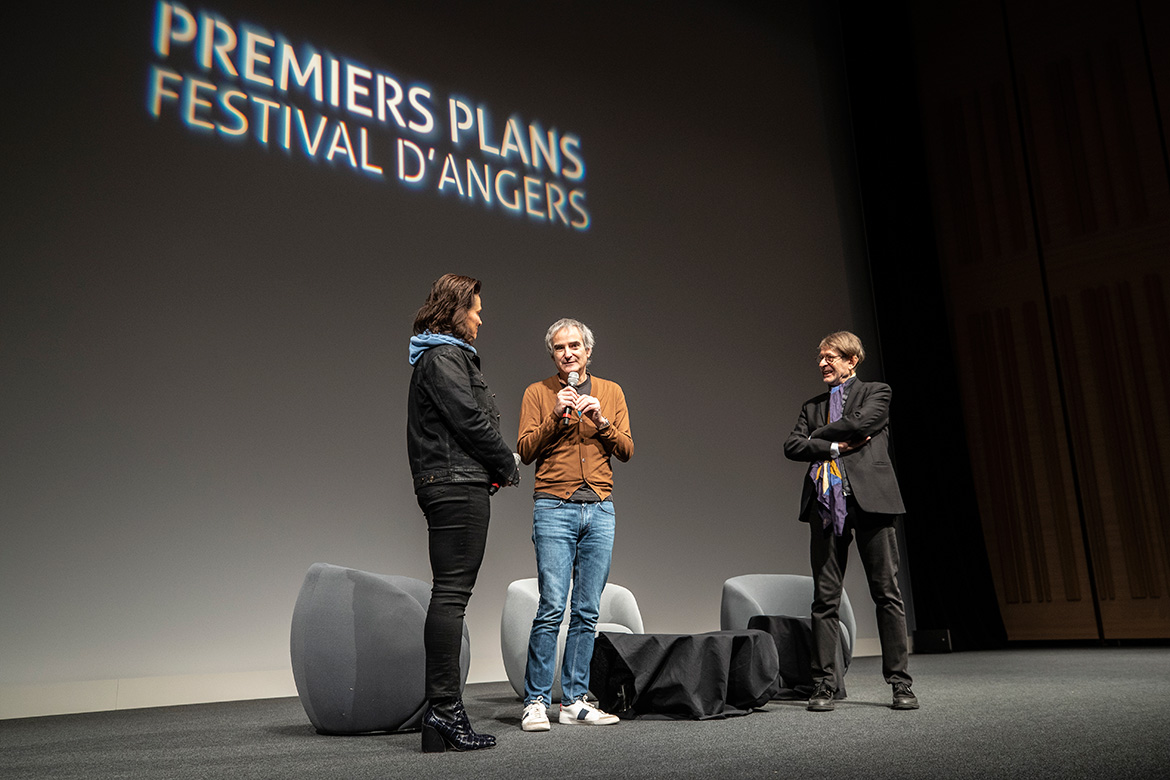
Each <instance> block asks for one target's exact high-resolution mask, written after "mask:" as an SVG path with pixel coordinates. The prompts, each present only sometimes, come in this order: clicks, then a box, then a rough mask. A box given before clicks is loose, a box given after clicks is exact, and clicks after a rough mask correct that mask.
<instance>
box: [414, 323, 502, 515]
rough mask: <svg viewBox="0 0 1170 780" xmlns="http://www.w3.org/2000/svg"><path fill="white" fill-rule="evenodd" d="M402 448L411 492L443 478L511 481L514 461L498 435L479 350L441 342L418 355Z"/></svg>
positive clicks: (497, 414)
mask: <svg viewBox="0 0 1170 780" xmlns="http://www.w3.org/2000/svg"><path fill="white" fill-rule="evenodd" d="M406 450H407V454H408V456H409V457H410V472H411V474H413V475H414V489H415V491H416V492H417V491H418V490H419V488H422V487H425V486H427V485H438V484H442V483H445V482H480V483H489V484H490V483H493V482H494V483H497V484H499V485H505V484H508V483H509V482H512V481H513V480H514V478H515V477H516V476H517V474H516V472H517V470H518V469H517V467H516V461H515V458H514V457H513V456H512V448H511V447H509V446H508V445H507V444H506V443H505V442H504V439H503V437H502V436H500V412H499V409H498V408H497V407H496V397H495V395H494V394H493V393H492V392H491V391H490V390H489V389H488V386H487V382H486V381H485V380H484V378H483V374H482V373H481V372H480V370H479V356H478V355H473V354H471V353H470V352H468V351H467V350H465V349H463V348H462V347H459V346H456V345H454V344H442V345H439V346H436V347H431V348H430V349H428V350H427V351H426V352H424V353H423V354H422V355H421V356H420V357H419V359H418V361H417V362H416V363H415V364H414V375H413V376H412V377H411V379H410V401H409V404H408V411H407V418H406Z"/></svg>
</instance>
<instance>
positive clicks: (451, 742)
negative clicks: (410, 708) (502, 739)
mask: <svg viewBox="0 0 1170 780" xmlns="http://www.w3.org/2000/svg"><path fill="white" fill-rule="evenodd" d="M495 746H496V738H495V737H493V736H492V735H491V734H476V733H475V731H474V730H473V729H472V728H471V721H470V720H468V719H467V710H465V709H463V701H462V700H461V699H456V700H455V701H452V702H445V703H442V704H433V705H431V707H430V709H428V710H427V714H426V715H424V716H423V722H422V749H423V752H424V753H442V752H443V751H445V750H483V749H484V748H491V747H495Z"/></svg>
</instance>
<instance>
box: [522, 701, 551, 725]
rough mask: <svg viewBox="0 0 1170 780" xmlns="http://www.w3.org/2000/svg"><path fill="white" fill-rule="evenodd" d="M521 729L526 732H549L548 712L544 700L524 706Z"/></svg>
mask: <svg viewBox="0 0 1170 780" xmlns="http://www.w3.org/2000/svg"><path fill="white" fill-rule="evenodd" d="M520 728H522V729H524V730H525V731H548V729H549V726H548V712H546V711H545V708H544V699H537V700H536V701H533V702H529V703H528V704H526V705H524V716H523V717H522V718H521V719H520Z"/></svg>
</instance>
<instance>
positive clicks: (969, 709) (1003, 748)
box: [0, 647, 1170, 780]
mask: <svg viewBox="0 0 1170 780" xmlns="http://www.w3.org/2000/svg"><path fill="white" fill-rule="evenodd" d="M880 667H881V664H880V660H879V659H877V658H860V659H857V661H856V662H855V663H854V665H853V667H852V668H851V669H850V671H849V676H848V686H849V693H850V696H849V699H848V700H846V701H844V702H840V703H839V705H838V707H837V710H836V711H835V712H831V713H811V712H806V711H805V709H804V706H803V704H802V703H799V702H772V703H771V704H769V705H768V706H767V707H766V708H764V709H762V710H760V711H758V712H755V713H752V714H751V715H748V716H745V717H740V718H732V719H728V720H720V721H705V722H694V721H661V720H654V721H649V720H634V721H623V722H622V723H620V724H618V725H616V726H611V727H594V728H586V727H580V726H560V725H558V724H556V723H555V722H554V724H553V727H552V731H551V732H548V733H544V734H526V733H524V732H522V731H520V728H519V716H520V709H521V708H520V703H519V702H518V701H517V700H516V698H515V696H514V695H513V693H512V689H511V687H510V686H509V685H508V684H507V683H484V684H477V685H471V686H468V690H467V695H466V697H465V698H466V702H467V705H468V710H469V711H470V713H471V716H472V720H473V721H474V723H475V724H476V726H477V727H480V728H482V730H483V731H487V732H489V733H495V734H496V735H497V737H498V738H499V746H498V747H496V748H495V749H494V750H489V751H481V752H479V753H468V754H454V753H448V754H443V755H423V754H422V753H420V752H419V740H420V738H419V735H418V734H417V733H414V734H395V735H376V736H367V737H323V736H319V735H317V734H316V733H315V732H314V731H313V729H312V727H311V726H309V723H308V720H307V719H306V717H305V714H304V711H303V710H302V709H301V707H300V703H299V701H298V700H297V699H269V700H263V701H250V702H230V703H223V704H204V705H193V706H187V707H167V708H160V709H148V710H129V711H122V712H107V713H93V714H86V715H65V716H57V717H50V718H27V719H21V720H8V721H0V778H4V779H5V780H15V779H16V778H38V779H40V778H52V779H53V780H66V779H67V778H167V779H168V780H170V779H171V778H174V779H176V780H177V779H182V778H241V779H244V778H302V777H304V778H400V777H401V778H508V779H509V780H520V778H522V777H536V776H541V777H574V776H577V777H615V778H644V777H687V778H766V777H778V778H779V777H796V778H835V779H837V780H844V779H846V778H884V777H910V778H1001V777H1008V778H1015V777H1019V778H1098V779H1099V778H1156V777H1160V778H1167V777H1170V648H1166V647H1154V648H1149V647H1147V648H1070V649H1013V650H1004V651H994V652H978V653H955V654H952V655H916V656H914V657H913V658H912V659H911V665H910V669H911V673H912V674H914V677H915V685H914V688H915V691H916V692H917V693H918V695H919V698H920V699H921V701H922V709H920V710H918V711H911V712H894V711H893V710H891V709H889V707H888V706H887V705H888V704H889V700H890V691H889V688H888V687H887V686H886V685H885V684H884V683H883V682H882V680H881V675H880Z"/></svg>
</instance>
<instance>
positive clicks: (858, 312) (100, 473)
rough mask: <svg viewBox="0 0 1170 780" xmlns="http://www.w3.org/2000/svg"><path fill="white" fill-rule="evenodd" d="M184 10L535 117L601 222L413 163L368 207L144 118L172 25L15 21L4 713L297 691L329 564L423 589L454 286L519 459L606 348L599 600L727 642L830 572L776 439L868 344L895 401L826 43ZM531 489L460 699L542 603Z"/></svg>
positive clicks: (806, 24) (507, 22)
mask: <svg viewBox="0 0 1170 780" xmlns="http://www.w3.org/2000/svg"><path fill="white" fill-rule="evenodd" d="M188 7H189V8H190V9H191V10H192V11H194V12H196V13H198V12H199V11H200V10H207V11H210V12H214V13H217V14H219V15H221V16H222V17H223V18H224V19H226V20H228V21H229V22H231V23H233V25H234V24H237V23H240V22H250V23H252V24H255V25H258V26H259V27H261V28H263V29H264V30H266V31H268V32H271V33H278V34H281V35H284V36H287V37H288V38H289V39H290V40H292V41H294V42H302V41H303V42H307V43H311V44H313V45H315V46H316V47H318V48H320V49H328V50H330V51H332V52H335V53H338V54H341V55H345V56H347V57H349V58H352V59H353V60H356V61H357V62H359V63H361V64H362V65H364V66H367V67H370V68H373V69H376V70H381V71H386V72H389V73H392V74H395V75H396V76H399V77H401V78H402V79H403V82H404V83H422V84H425V85H427V86H428V87H429V88H431V90H432V91H433V93H434V97H435V102H436V103H437V104H438V105H440V106H442V105H445V100H446V96H447V95H448V94H451V93H457V94H459V95H461V96H464V97H466V98H468V99H469V100H471V101H475V102H477V103H482V104H484V105H487V106H489V107H490V109H491V111H492V114H493V116H494V117H496V118H497V120H498V121H497V127H498V128H499V129H498V130H497V132H499V131H500V130H502V119H503V118H504V117H507V116H508V115H509V114H511V113H512V112H516V113H517V114H518V115H519V116H521V117H522V118H523V120H524V121H538V122H540V123H541V124H542V125H543V126H544V127H545V128H549V127H554V126H555V127H557V128H559V129H560V130H561V131H562V132H571V133H575V134H577V135H578V136H579V137H580V139H581V154H582V157H583V158H584V160H585V165H586V175H585V178H584V180H583V183H582V186H583V188H584V189H585V190H586V192H587V207H588V211H589V213H590V216H591V227H590V228H589V230H587V231H577V230H572V229H569V228H566V227H564V226H560V225H552V224H548V223H546V222H545V223H542V222H538V221H535V220H532V219H529V218H527V217H516V216H512V215H508V214H504V213H502V211H501V210H500V209H499V208H498V207H493V208H484V207H483V206H480V205H468V204H467V203H464V202H461V201H460V200H458V199H457V198H454V197H451V196H450V195H440V194H438V193H437V192H435V191H433V190H432V189H429V188H424V189H422V190H410V189H407V188H405V187H402V186H400V185H399V184H398V183H397V182H396V181H395V180H394V179H393V175H392V168H391V162H392V161H391V160H389V159H386V158H385V157H388V156H389V155H386V156H384V157H383V159H382V160H381V162H382V164H384V165H386V171H387V175H386V177H385V180H378V179H376V178H375V177H371V176H367V175H363V174H361V173H359V172H354V171H351V170H349V168H348V165H345V164H344V163H334V164H329V163H326V162H324V161H321V160H318V161H311V160H309V159H306V158H305V156H304V155H298V154H295V153H294V154H286V153H285V152H283V151H281V150H279V149H275V148H264V147H263V146H262V145H261V144H259V143H258V142H257V141H256V140H255V139H254V138H248V139H245V140H242V141H238V142H231V141H229V140H227V139H225V138H221V137H218V136H217V135H216V134H214V133H211V134H208V133H196V132H193V131H191V130H190V129H188V128H187V127H185V126H184V125H183V124H182V123H181V122H179V121H178V119H177V117H176V113H175V111H174V109H173V108H170V109H167V110H164V112H163V115H162V116H161V117H160V118H158V119H157V120H156V119H154V118H153V117H152V116H151V115H150V114H149V113H148V111H147V101H146V85H147V81H148V74H149V69H150V66H151V63H152V62H153V60H154V57H153V55H152V51H151V23H152V17H153V14H154V9H155V6H154V4H153V3H150V2H145V1H144V2H127V3H119V4H116V5H115V6H114V7H106V6H104V5H101V4H92V5H89V6H79V7H76V8H71V9H69V10H67V11H66V10H60V9H55V8H52V9H40V8H25V9H24V10H23V12H22V16H21V22H20V25H19V29H20V34H19V35H16V34H15V28H14V27H13V25H12V24H9V25H6V27H7V28H8V29H9V30H10V31H12V33H11V34H10V37H11V38H12V40H11V41H10V43H9V44H8V46H7V48H6V51H5V53H4V57H5V61H6V62H5V64H6V66H7V67H6V72H7V73H9V74H10V75H9V77H8V78H7V79H6V84H5V87H4V96H5V97H4V105H5V115H6V120H5V122H4V123H3V127H4V130H3V133H4V141H5V143H4V148H5V149H6V156H5V163H4V168H5V173H4V176H3V193H4V194H3V198H4V201H3V202H4V209H3V210H2V215H0V229H2V231H3V254H4V262H3V279H2V284H0V361H2V363H0V369H2V376H3V382H2V384H0V421H2V422H0V424H2V426H3V427H2V430H0V515H2V517H3V526H4V529H5V531H4V543H3V544H2V545H0V625H3V627H4V628H3V630H2V631H0V685H7V686H21V685H24V686H27V685H42V684H45V685H47V684H56V683H70V682H78V681H93V680H107V679H123V678H138V677H150V676H172V675H173V676H182V675H197V674H220V673H234V672H241V673H246V672H255V671H267V670H276V669H285V668H287V664H288V655H287V652H288V650H287V637H288V623H289V617H290V614H291V609H292V605H293V601H294V600H295V597H296V593H297V590H298V588H299V586H300V582H301V579H302V577H303V575H304V572H305V570H306V569H307V568H308V566H309V565H310V564H311V563H313V562H314V561H328V562H332V563H336V564H340V565H348V566H354V567H358V568H364V569H368V570H372V571H377V572H383V573H397V574H405V575H411V576H416V577H419V578H422V579H429V576H430V575H429V566H428V563H427V560H426V546H425V544H426V532H425V524H424V521H423V518H422V516H421V513H420V512H419V510H418V508H417V506H416V504H415V501H414V497H413V494H412V491H411V485H410V478H409V469H408V466H407V463H406V459H405V447H404V440H405V430H404V429H405V425H404V420H405V406H406V389H407V383H408V379H409V366H408V365H407V362H406V341H407V338H408V336H409V331H410V323H411V317H412V315H413V313H414V311H415V309H416V308H417V307H418V305H419V304H420V303H421V301H422V299H423V297H424V296H425V293H426V291H427V288H428V286H429V284H430V282H431V281H432V280H433V279H434V278H436V277H437V276H439V275H440V274H442V273H444V272H447V271H456V272H460V273H465V274H470V275H473V276H476V277H479V278H481V279H482V280H483V281H484V294H483V301H484V308H485V310H484V320H485V324H484V326H483V329H482V330H481V336H480V341H479V344H478V346H479V347H480V351H481V354H482V357H483V363H484V369H485V373H486V376H487V378H488V380H489V382H490V383H491V385H492V388H493V390H494V391H495V392H496V393H497V395H498V397H499V400H500V405H501V408H502V411H503V425H504V430H505V434H506V436H507V437H508V438H509V439H510V440H513V441H514V438H515V434H516V426H517V422H518V421H517V410H518V407H519V400H520V396H521V393H522V392H523V388H524V387H525V386H526V385H527V384H528V383H529V382H532V381H535V380H538V379H541V378H543V377H544V376H546V375H548V374H549V373H550V372H551V370H552V369H551V364H550V362H549V360H548V358H547V355H546V354H545V353H544V350H543V344H542V337H543V333H544V330H545V328H546V327H547V325H548V324H549V323H550V322H551V321H553V320H554V319H556V318H558V317H560V316H566V315H568V316H576V317H579V318H581V319H583V320H585V321H586V322H588V323H589V324H590V325H591V326H592V327H593V328H594V330H595V332H596V335H597V338H598V342H597V347H596V350H595V354H594V361H595V362H594V368H595V370H596V372H597V374H598V375H600V376H604V377H607V378H612V379H615V380H617V381H619V382H620V383H621V384H622V385H623V387H624V388H625V391H626V395H627V398H628V400H629V404H630V410H631V420H632V426H633V433H634V440H635V444H636V452H635V456H634V458H633V460H632V461H631V462H630V463H628V464H618V465H617V467H616V472H617V474H616V479H617V490H616V493H615V501H616V505H617V509H618V523H619V530H618V538H617V544H616V549H615V555H614V565H613V571H612V576H611V579H612V580H613V581H615V582H618V583H621V584H624V585H627V586H629V587H630V588H632V589H633V590H634V592H635V594H636V595H637V597H638V599H639V603H640V605H641V608H642V611H643V616H644V617H645V620H646V626H647V630H650V631H678V632H689V631H703V630H711V629H715V628H717V627H718V625H717V624H718V604H719V588H720V585H721V583H722V581H723V580H724V579H726V578H727V577H730V576H734V575H737V574H743V573H749V572H769V571H771V572H797V573H803V572H805V571H806V570H807V552H806V545H807V543H806V539H805V529H804V527H803V526H801V525H800V524H798V523H797V522H796V520H795V517H794V514H795V507H796V503H797V498H798V496H799V486H800V480H801V476H802V473H803V469H802V468H801V467H799V466H798V465H796V464H790V463H788V462H786V461H784V460H783V457H782V454H781V450H780V444H781V442H782V439H783V437H784V436H785V435H786V434H787V433H788V431H789V430H790V429H791V425H792V423H793V421H794V419H795V414H796V411H797V409H798V408H799V404H800V402H801V401H802V400H804V399H805V398H807V397H809V396H811V395H813V394H815V393H817V392H819V391H820V382H819V375H818V374H817V372H816V370H815V366H814V356H815V347H816V344H817V341H818V340H819V338H820V337H821V336H822V335H824V334H825V333H827V332H829V331H831V330H835V329H838V328H850V329H854V330H856V331H857V332H858V333H859V334H861V335H862V337H863V338H864V339H866V340H867V341H868V342H869V343H870V345H871V346H872V347H875V349H874V350H873V352H874V355H875V357H874V359H872V360H871V362H870V363H867V364H866V365H865V366H863V368H862V374H863V375H866V376H868V377H870V378H875V377H877V376H878V375H879V372H880V354H879V351H878V350H877V349H876V346H877V343H876V332H875V327H874V324H873V322H874V321H873V313H872V303H871V298H870V294H869V285H868V271H867V268H866V264H865V260H864V252H865V249H864V241H863V240H862V234H861V219H860V208H859V205H858V196H857V189H856V182H855V179H854V175H853V167H852V166H853V162H852V156H851V155H852V147H851V141H850V138H849V130H848V127H847V124H846V123H847V117H848V112H847V110H846V108H845V103H844V95H845V90H844V78H843V76H844V70H843V67H842V63H841V60H840V40H839V38H838V31H837V27H836V22H835V18H834V17H833V16H832V15H831V14H827V13H826V11H825V10H824V9H822V8H821V7H819V5H818V4H816V3H804V2H785V3H779V4H776V5H775V6H774V7H773V8H771V9H770V10H768V11H766V12H763V11H749V10H745V8H746V6H744V7H741V6H739V5H734V4H719V3H700V2H687V3H661V4H659V3H649V4H628V3H610V2H601V3H575V2H570V3H558V4H545V3H522V2H503V3H490V4H487V3H484V4H463V3H453V2H432V3H426V4H414V3H411V4H405V3H403V4H399V3H389V4H385V3H379V4H374V3H368V4H367V3H350V2H335V3H330V4H324V5H322V4H315V3H299V2H292V3H264V2H250V1H249V2H245V1H244V0H222V1H221V2H214V3H209V4H207V5H206V6H199V5H195V4H190V5H189V6H188ZM6 13H10V12H6ZM214 80H216V81H220V82H222V83H225V84H226V82H225V81H224V80H223V79H214ZM306 107H309V106H306ZM436 120H437V121H438V122H440V124H445V122H446V116H445V113H444V111H443V110H442V109H440V110H438V111H436ZM357 124H360V123H357V122H354V123H351V129H352V128H353V127H354V126H356V125H357ZM366 124H367V125H372V124H373V123H369V122H367V123H366ZM392 139H393V134H392V133H386V132H381V135H379V136H378V140H379V141H380V142H381V143H384V144H386V145H387V146H388V145H389V144H391V143H392ZM355 142H356V139H355ZM531 477H532V474H531V469H528V470H526V471H525V474H524V478H525V484H524V485H523V486H522V488H521V489H520V490H510V491H504V492H502V493H501V494H500V495H498V496H497V497H496V499H495V500H494V504H493V513H494V514H493V527H492V532H491V537H490V539H489V549H488V554H487V559H486V560H485V563H484V567H483V570H482V573H481V577H480V582H479V585H478V586H477V589H476V592H475V595H474V597H473V599H472V603H471V607H470V611H469V615H468V621H469V626H470V629H471V636H472V648H473V655H474V660H473V665H472V679H473V680H474V679H501V678H502V676H503V673H502V665H501V662H500V657H499V645H498V625H499V614H500V608H501V604H502V599H503V594H504V590H505V588H506V586H507V583H508V582H510V581H511V580H513V579H516V578H519V577H526V576H532V575H533V574H534V564H533V558H532V550H531V542H530V539H529V535H530V524H531V519H530V518H531V499H530V487H531V484H532V482H531ZM861 583H862V581H861V580H860V578H859V572H858V571H853V572H851V576H850V579H849V580H848V582H847V586H848V587H849V588H850V589H851V590H853V591H854V593H855V596H854V598H855V600H856V602H857V604H858V606H859V609H858V617H859V623H860V631H861V637H862V639H863V641H869V642H872V643H873V644H874V646H876V640H875V639H874V638H875V636H876V630H875V628H874V625H873V618H872V614H871V611H870V610H868V609H866V608H865V607H864V606H862V605H864V604H865V603H866V599H865V596H864V585H863V584H861ZM863 649H864V647H863Z"/></svg>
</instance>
